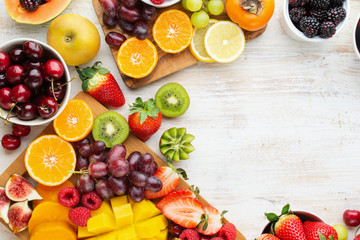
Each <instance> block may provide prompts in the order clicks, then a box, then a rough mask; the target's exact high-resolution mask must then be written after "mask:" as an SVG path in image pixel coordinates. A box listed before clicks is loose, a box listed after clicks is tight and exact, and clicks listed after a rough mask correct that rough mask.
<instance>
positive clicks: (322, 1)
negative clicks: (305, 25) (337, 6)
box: [310, 0, 330, 10]
mask: <svg viewBox="0 0 360 240" xmlns="http://www.w3.org/2000/svg"><path fill="white" fill-rule="evenodd" d="M310 5H311V6H312V7H313V8H314V9H323V10H326V9H328V8H329V7H330V0H310Z"/></svg>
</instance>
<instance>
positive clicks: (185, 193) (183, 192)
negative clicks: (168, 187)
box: [156, 186, 200, 211]
mask: <svg viewBox="0 0 360 240" xmlns="http://www.w3.org/2000/svg"><path fill="white" fill-rule="evenodd" d="M199 193H200V190H199V188H198V187H196V188H195V189H194V186H191V187H190V189H178V190H176V191H173V192H171V193H169V194H167V195H166V196H165V197H164V198H163V199H161V201H160V202H158V204H156V207H157V208H158V209H159V210H160V211H161V210H162V208H163V207H164V206H165V204H167V203H169V202H172V201H174V200H176V199H179V198H184V197H192V198H196V197H197V195H199Z"/></svg>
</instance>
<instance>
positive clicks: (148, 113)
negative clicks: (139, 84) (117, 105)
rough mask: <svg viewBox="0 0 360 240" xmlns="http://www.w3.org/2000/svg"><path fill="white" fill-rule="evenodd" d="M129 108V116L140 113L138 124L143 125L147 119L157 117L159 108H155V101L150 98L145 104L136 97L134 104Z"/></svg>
mask: <svg viewBox="0 0 360 240" xmlns="http://www.w3.org/2000/svg"><path fill="white" fill-rule="evenodd" d="M129 107H130V113H129V114H130V115H131V114H134V113H136V112H139V113H140V124H143V123H144V122H145V121H146V119H147V118H148V117H151V118H153V119H157V118H158V116H159V112H160V108H158V107H156V104H155V100H154V99H152V98H150V99H149V100H147V101H146V102H143V100H142V99H141V98H140V97H138V98H136V100H135V103H134V104H133V105H132V106H131V105H129Z"/></svg>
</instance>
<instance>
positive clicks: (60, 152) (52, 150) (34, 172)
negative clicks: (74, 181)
mask: <svg viewBox="0 0 360 240" xmlns="http://www.w3.org/2000/svg"><path fill="white" fill-rule="evenodd" d="M75 165H76V154H75V151H74V148H73V147H72V146H71V144H70V143H69V142H67V141H65V140H63V139H62V138H60V137H58V136H56V135H44V136H41V137H39V138H37V139H35V140H34V141H33V142H32V143H30V145H29V147H28V148H27V149H26V152H25V167H26V170H27V171H28V173H29V175H30V176H31V177H32V178H33V179H34V180H36V181H37V182H38V183H41V184H43V185H46V186H57V185H60V184H62V183H64V182H65V181H66V180H68V179H69V178H70V177H71V175H72V173H71V172H69V171H74V170H75Z"/></svg>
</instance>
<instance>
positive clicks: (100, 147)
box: [93, 140, 106, 153]
mask: <svg viewBox="0 0 360 240" xmlns="http://www.w3.org/2000/svg"><path fill="white" fill-rule="evenodd" d="M93 148H94V152H95V153H101V152H104V151H105V150H106V144H105V143H104V142H103V141H101V140H98V141H95V142H94V143H93Z"/></svg>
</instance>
